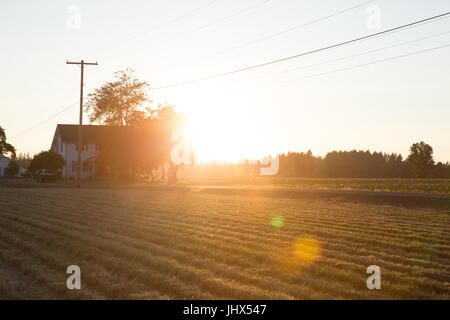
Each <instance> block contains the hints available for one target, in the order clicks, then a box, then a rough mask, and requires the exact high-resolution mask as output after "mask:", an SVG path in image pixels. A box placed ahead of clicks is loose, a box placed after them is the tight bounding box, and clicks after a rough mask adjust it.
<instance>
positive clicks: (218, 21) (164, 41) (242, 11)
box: [135, 0, 374, 52]
mask: <svg viewBox="0 0 450 320" xmlns="http://www.w3.org/2000/svg"><path fill="white" fill-rule="evenodd" d="M270 1H273V0H263V1H260V2H258V3H256V4H254V5H251V6H249V7H247V8H245V9H242V10H239V11H238V12H235V13H233V14H230V15H228V16H225V17H222V18H218V19H216V20H214V21H211V22H208V23H207V24H204V25H202V26H200V27H198V28H196V29H194V30H191V31H188V32H185V33H183V34H181V35H179V36H175V37H174V38H170V39H166V40H163V41H159V42H154V43H150V44H149V45H148V46H145V47H142V48H140V49H139V50H137V51H135V52H139V51H140V50H143V49H146V48H148V47H151V46H153V45H158V44H163V43H167V42H170V41H172V40H174V39H178V38H180V37H182V36H187V35H190V34H193V33H195V32H198V31H201V30H203V29H207V28H209V27H211V26H213V25H215V24H218V23H220V22H222V21H225V20H228V19H231V18H234V17H236V16H238V15H240V14H243V13H245V12H247V11H250V10H253V9H256V8H258V7H260V6H263V5H265V4H266V3H268V2H270ZM373 1H374V0H373Z"/></svg>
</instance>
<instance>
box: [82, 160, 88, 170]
mask: <svg viewBox="0 0 450 320" xmlns="http://www.w3.org/2000/svg"><path fill="white" fill-rule="evenodd" d="M83 171H84V172H86V171H88V162H87V161H84V162H83Z"/></svg>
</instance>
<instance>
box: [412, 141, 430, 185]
mask: <svg viewBox="0 0 450 320" xmlns="http://www.w3.org/2000/svg"><path fill="white" fill-rule="evenodd" d="M407 160H408V161H409V162H410V163H411V164H412V165H413V166H414V169H415V171H416V175H417V176H418V177H419V178H426V177H428V176H429V175H430V174H431V172H432V171H433V168H434V160H433V148H432V147H431V146H430V145H429V144H426V143H425V142H423V141H421V142H418V143H414V144H413V145H412V146H411V147H410V148H409V156H408V159H407Z"/></svg>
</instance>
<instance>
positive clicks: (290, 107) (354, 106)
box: [0, 0, 450, 162]
mask: <svg viewBox="0 0 450 320" xmlns="http://www.w3.org/2000/svg"><path fill="white" fill-rule="evenodd" d="M366 2H367V1H366V0H340V1H337V0H324V1H301V0H265V1H264V0H227V1H225V0H215V1H214V0H191V1H182V0H170V1H163V0H149V1H137V0H135V1H133V0H129V1H116V0H108V1H106V0H104V1H88V0H86V1H76V0H71V1H63V0H62V1H46V0H40V1H31V0H30V1H25V0H23V1H11V0H1V1H0V39H1V43H2V44H1V50H0V58H1V59H0V67H1V71H2V72H1V73H2V77H0V88H1V93H2V94H1V98H0V114H1V116H0V126H2V127H3V128H4V129H5V130H6V134H7V137H8V142H10V143H12V144H13V145H14V146H15V147H16V148H17V151H18V152H19V153H30V154H34V153H37V152H39V151H41V150H47V149H48V148H49V147H50V144H51V141H52V137H53V133H54V130H55V128H56V125H57V124H58V123H78V112H79V109H78V108H79V104H78V103H79V102H78V101H79V100H78V99H79V82H80V69H79V68H78V67H77V66H76V65H66V60H71V61H76V60H81V59H84V60H85V61H89V62H95V61H98V63H99V65H98V66H88V67H86V69H85V81H84V82H85V89H84V90H85V96H87V94H88V93H90V92H92V91H93V90H94V89H95V88H99V87H100V86H101V85H102V84H104V83H105V82H107V81H111V80H113V76H114V72H115V71H117V70H124V69H125V68H128V67H129V68H133V69H134V70H135V71H136V76H137V78H139V79H141V80H145V81H147V82H148V83H149V84H150V88H151V89H150V91H149V97H150V98H151V99H152V100H153V101H154V103H155V105H156V104H158V103H164V102H167V103H169V104H173V105H175V106H176V110H177V111H178V112H183V113H184V114H185V115H186V117H187V119H188V124H189V129H190V136H191V137H192V140H193V144H194V147H195V148H196V153H197V158H198V159H199V160H200V161H212V160H219V161H238V160H240V159H244V158H249V159H256V158H262V157H264V156H266V155H269V154H271V155H275V154H277V153H281V152H288V151H297V152H306V151H308V150H311V151H312V152H313V153H314V154H315V155H321V156H324V155H325V154H326V153H327V152H329V151H332V150H353V149H358V150H359V149H360V150H370V151H382V152H387V153H391V152H395V153H401V154H402V155H403V156H404V157H406V156H407V154H408V150H409V146H410V145H411V144H412V143H414V142H418V141H422V140H423V141H425V142H427V143H429V144H430V145H431V146H432V147H433V149H434V156H435V160H436V161H443V162H446V161H450V126H449V123H450V87H449V84H450V59H449V57H450V47H449V46H447V47H442V48H439V49H435V50H431V51H426V52H422V53H419V54H413V55H408V54H411V53H414V52H418V51H423V50H427V49H431V48H435V47H441V46H445V45H449V44H450V18H445V19H438V20H436V21H434V22H430V23H426V24H423V25H420V26H415V27H411V28H408V29H405V30H403V31H398V32H394V33H391V34H388V35H383V36H379V37H376V38H372V39H370V40H365V41H361V42H358V43H355V44H352V45H347V46H344V47H340V48H335V49H331V50H326V51H323V52H320V53H317V54H312V55H308V56H303V57H299V58H296V59H291V60H289V61H284V62H280V63H276V64H272V65H269V66H265V67H261V68H256V69H252V70H249V71H246V72H240V73H236V74H233V75H228V76H224V77H220V78H216V79H211V80H207V81H200V82H195V83H191V84H187V85H182V86H177V87H171V88H166V89H159V90H155V88H158V87H161V86H165V85H169V84H173V83H179V82H183V81H186V80H191V79H198V78H202V77H205V76H209V75H213V74H219V73H223V72H227V71H231V70H235V69H240V68H243V67H247V66H251V65H256V64H260V63H264V62H266V61H271V60H277V59H280V58H283V57H287V56H292V55H296V54H299V53H302V52H306V51H309V50H313V49H317V48H321V47H324V46H328V45H331V44H334V43H338V42H342V41H346V40H349V39H352V38H356V37H360V36H364V35H368V34H371V33H375V32H378V31H382V30H385V29H389V28H392V27H395V26H398V25H402V24H406V23H409V22H413V21H416V20H420V19H424V18H428V17H430V16H434V15H438V14H441V13H445V12H447V11H450V1H448V0H429V1H421V0H414V1H413V0H375V1H371V2H370V3H366ZM364 3H365V4H364ZM361 4H364V5H362V6H359V7H357V8H355V9H352V10H349V11H347V12H344V13H341V14H338V15H335V16H332V17H330V18H327V19H322V20H320V21H317V22H316V23H312V24H308V23H309V22H311V21H315V20H318V19H320V18H323V17H326V16H329V15H332V14H334V13H336V12H340V11H343V10H344V9H347V8H351V7H354V6H358V5H361ZM305 24H306V25H305ZM302 25H303V26H302ZM285 30H290V31H286V32H283V31H285ZM367 52H368V53H367ZM403 55H407V56H404V57H401V58H396V59H392V60H390V59H391V58H393V57H397V56H403ZM386 59H387V61H385V62H380V63H373V62H376V61H379V60H386ZM364 64H368V65H365V66H361V67H354V66H357V65H364ZM341 69H347V70H341ZM339 70H341V71H339ZM152 88H153V90H152ZM49 118H51V119H49ZM48 119H49V120H48ZM46 120H48V121H46ZM88 122H89V121H88V117H87V116H86V115H85V117H84V123H88Z"/></svg>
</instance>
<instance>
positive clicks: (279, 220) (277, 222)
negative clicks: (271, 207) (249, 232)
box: [270, 216, 284, 229]
mask: <svg viewBox="0 0 450 320" xmlns="http://www.w3.org/2000/svg"><path fill="white" fill-rule="evenodd" d="M270 224H271V225H272V227H274V228H276V229H280V228H282V227H283V225H284V220H283V217H282V216H273V217H272V220H271V221H270Z"/></svg>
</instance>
